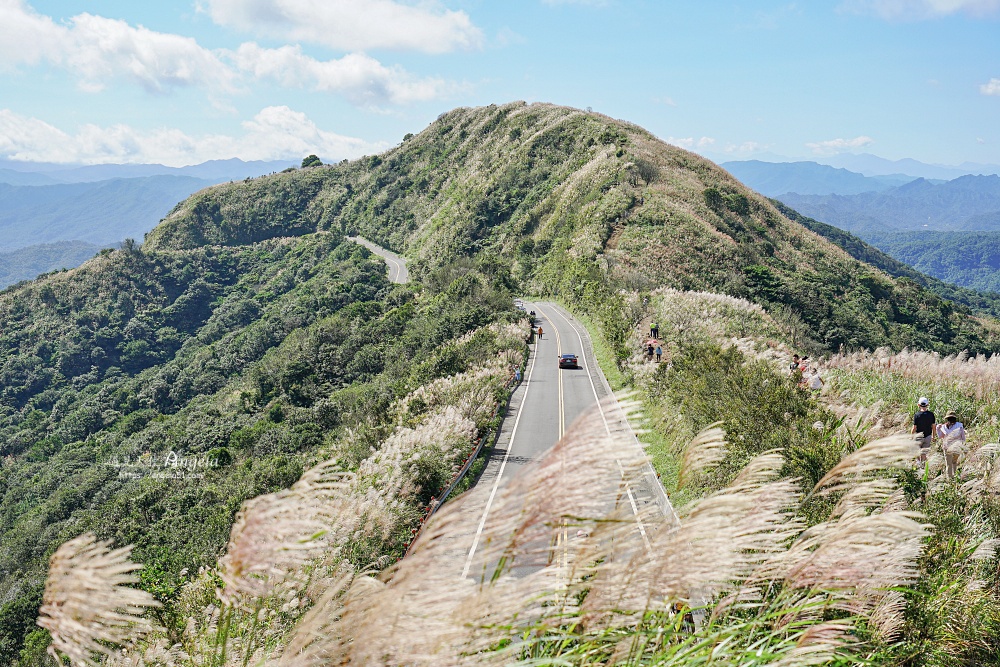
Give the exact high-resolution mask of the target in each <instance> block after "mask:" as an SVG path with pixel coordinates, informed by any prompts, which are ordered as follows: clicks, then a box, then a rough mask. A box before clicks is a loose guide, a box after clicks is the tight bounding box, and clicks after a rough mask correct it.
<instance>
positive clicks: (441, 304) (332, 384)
mask: <svg viewBox="0 0 1000 667" xmlns="http://www.w3.org/2000/svg"><path fill="white" fill-rule="evenodd" d="M345 234H360V235H362V236H364V237H366V238H369V239H371V240H373V241H377V242H379V243H380V244H382V245H384V246H386V247H389V248H391V249H393V250H395V251H397V252H399V253H401V254H404V255H406V256H407V257H408V258H409V259H411V260H412V261H411V264H410V269H411V277H412V278H413V279H414V283H413V284H411V285H402V286H394V285H391V284H390V283H389V282H388V281H387V279H386V276H385V267H384V265H383V264H382V263H381V262H380V261H378V260H376V259H375V258H373V257H372V256H371V254H370V253H369V252H368V251H367V250H365V249H363V248H361V247H359V246H357V245H354V244H352V243H347V242H345V241H344V236H345ZM664 286H668V287H676V288H679V289H687V290H707V291H715V292H723V293H726V294H730V295H733V296H741V297H746V298H749V299H751V300H753V301H756V302H757V303H760V304H763V305H765V306H766V307H767V308H768V309H770V310H771V311H772V312H774V313H779V312H780V313H782V317H781V318H780V320H781V321H782V322H783V323H784V325H786V326H787V327H788V328H789V330H794V331H796V332H797V335H798V336H799V339H800V340H802V341H803V345H805V346H808V348H809V349H810V351H812V350H816V351H818V352H822V351H823V350H833V349H837V348H839V347H841V346H844V347H847V348H857V347H871V348H874V347H878V346H890V347H894V348H896V349H899V348H902V347H904V346H912V347H919V348H924V349H930V350H936V351H940V352H955V351H960V350H963V349H964V350H971V351H973V352H983V351H994V350H996V349H997V347H998V344H1000V343H998V338H997V332H996V329H995V327H994V322H993V321H992V320H988V319H982V318H978V317H974V316H973V312H972V310H971V308H969V307H968V306H963V305H960V304H955V303H953V302H951V301H947V300H944V299H942V298H941V297H940V296H938V295H937V294H934V293H933V292H931V291H930V290H928V289H926V288H925V287H923V286H922V285H920V284H918V283H917V282H915V281H914V280H906V279H894V278H892V277H890V276H889V275H887V274H886V273H884V272H883V271H882V270H880V269H878V268H875V267H873V266H871V265H869V264H865V263H863V262H860V261H858V260H857V259H855V258H853V257H852V256H851V255H849V254H848V253H847V252H845V251H844V250H843V249H841V248H840V247H838V246H836V245H834V244H833V243H831V242H830V241H828V240H826V239H824V238H822V237H821V236H819V235H817V234H816V233H814V232H812V231H810V230H809V229H807V228H805V227H803V226H802V225H801V224H799V223H798V222H796V221H794V220H792V219H790V218H789V217H787V216H786V215H785V214H783V213H782V211H781V210H779V209H778V208H776V207H775V206H774V205H773V204H772V203H771V202H770V201H768V200H767V199H765V198H763V197H761V196H760V195H758V194H756V193H754V192H752V191H751V190H749V189H747V188H746V187H744V186H743V185H742V184H740V183H739V182H737V181H735V180H734V179H733V178H732V177H731V176H730V175H729V174H728V173H726V172H725V171H724V170H722V169H721V168H719V167H717V166H716V165H714V164H712V163H710V162H707V161H706V160H704V159H702V158H700V157H698V156H696V155H693V154H691V153H688V152H686V151H684V150H681V149H679V148H676V147H672V146H668V145H666V144H664V143H663V142H660V141H659V140H657V139H655V137H653V136H652V135H650V134H649V133H648V132H646V131H645V130H642V129H641V128H639V127H637V126H635V125H632V124H629V123H624V122H621V121H616V120H613V119H610V118H607V117H605V116H601V115H598V114H593V113H588V112H583V111H579V110H575V109H569V108H565V107H557V106H553V105H546V104H531V105H528V104H525V103H522V102H517V103H511V104H506V105H502V106H496V105H491V106H489V107H483V108H478V109H457V110H454V111H452V112H449V113H447V114H443V115H442V116H441V117H440V118H439V119H438V120H437V121H435V122H434V123H432V124H431V125H430V126H429V127H428V128H427V129H425V130H424V131H423V132H421V133H420V134H417V135H415V136H408V138H407V139H405V140H404V141H403V143H402V144H401V145H400V146H398V147H396V148H394V149H392V150H390V151H387V152H386V153H383V154H381V155H377V156H369V157H365V158H362V159H360V160H356V161H353V162H348V163H342V164H339V165H332V166H317V167H311V168H307V169H299V170H294V171H291V172H288V173H281V174H275V175H272V176H266V177H260V178H257V179H252V180H250V181H248V182H240V183H232V184H222V185H217V186H214V187H210V188H207V189H205V190H201V191H199V192H197V193H195V194H194V195H192V196H190V197H189V198H188V199H186V200H184V201H183V202H181V203H179V204H177V205H176V206H175V207H174V208H173V210H172V211H171V212H170V213H169V214H168V215H167V217H166V218H165V219H164V221H163V222H161V223H160V224H159V225H158V226H157V227H156V228H155V229H153V230H152V231H151V232H149V234H147V235H146V239H145V242H144V244H143V245H142V246H139V245H137V244H135V243H126V244H124V245H123V247H122V248H121V249H118V250H114V251H109V252H105V253H102V254H100V255H98V256H97V257H95V258H94V259H92V260H90V261H88V262H86V263H84V264H83V265H82V266H80V267H78V268H76V269H73V270H70V271H65V272H59V273H56V274H51V275H47V276H43V277H41V278H39V279H38V280H35V281H32V282H30V283H25V284H21V285H18V286H15V287H12V288H10V289H8V290H6V291H4V292H3V293H0V461H2V466H0V540H2V544H3V548H2V549H0V663H3V664H15V663H14V661H15V660H18V659H19V656H20V655H21V653H20V651H21V649H22V646H24V642H25V638H26V637H29V641H28V647H29V648H30V647H32V646H35V647H36V648H37V645H39V643H40V642H42V641H43V639H42V638H40V637H39V636H38V635H37V634H33V633H37V632H40V631H37V630H35V626H34V618H35V613H36V611H37V607H38V602H39V600H40V597H41V591H42V586H43V581H44V571H45V564H46V559H47V557H48V556H49V555H50V554H51V553H52V552H53V550H54V549H55V548H56V546H57V545H58V544H60V543H62V542H64V541H65V540H66V539H68V538H70V537H73V536H75V535H78V534H80V533H82V532H85V531H88V530H90V531H94V532H95V533H96V534H97V535H98V536H99V537H100V538H102V539H113V540H114V541H115V543H116V544H120V545H122V544H135V545H136V549H135V552H134V553H135V558H136V560H138V561H141V562H143V563H144V564H145V565H146V567H145V568H144V569H143V571H142V582H141V583H142V586H143V587H144V588H146V589H147V590H149V591H151V592H153V593H154V594H155V595H156V596H158V597H159V598H160V599H161V600H163V601H170V600H172V599H174V598H175V597H176V596H177V595H178V594H179V593H178V591H179V590H180V589H181V586H182V585H183V584H184V582H185V581H186V579H185V577H187V576H188V575H187V574H184V573H190V572H197V570H198V568H199V567H201V566H211V565H212V564H213V563H214V562H215V559H216V557H217V556H218V555H219V553H220V552H221V550H222V549H223V548H224V546H225V543H226V539H227V536H228V531H229V529H230V527H231V525H232V521H233V517H234V515H235V512H236V511H237V509H238V507H239V505H240V503H241V502H242V501H243V500H245V499H247V498H251V497H254V496H256V495H259V494H261V493H267V492H271V491H275V490H278V489H281V488H286V487H287V486H288V485H290V484H291V483H292V482H294V481H295V480H296V479H297V478H298V476H299V474H301V472H302V470H303V469H304V468H305V467H307V466H309V465H312V464H314V463H315V462H316V461H318V460H322V459H323V458H325V457H327V456H329V455H330V450H331V449H332V448H334V447H341V448H343V447H347V449H346V450H345V449H338V450H337V451H338V452H339V453H340V455H341V458H342V460H343V461H344V464H345V466H346V467H350V466H351V465H357V464H358V462H359V461H361V460H363V459H364V458H365V457H366V456H369V455H370V453H371V452H372V451H373V448H374V447H375V446H376V445H377V444H378V443H379V442H381V441H382V440H384V438H385V437H386V436H387V434H388V433H391V432H392V428H393V427H394V425H395V424H394V423H392V420H393V413H392V410H391V407H392V405H393V404H394V402H395V401H397V400H400V399H402V398H403V397H404V396H406V395H407V394H408V393H409V392H411V391H414V390H415V389H416V388H417V387H420V386H422V385H425V384H426V383H429V382H433V381H434V380H436V379H439V378H444V377H448V376H453V375H455V374H457V373H462V372H465V371H467V370H469V369H470V368H473V367H474V366H475V364H476V363H478V362H481V361H482V360H483V359H484V358H489V357H490V356H491V355H492V356H493V357H495V354H496V345H495V338H496V336H495V335H494V334H492V333H491V331H492V330H491V329H490V328H489V327H491V326H496V325H501V324H505V323H510V322H514V321H516V320H517V318H518V317H519V314H518V312H517V311H516V310H515V309H514V308H513V304H512V296H513V294H515V293H525V292H526V293H540V294H556V295H558V296H559V297H560V298H561V299H563V300H564V301H566V302H569V303H571V304H573V305H575V306H576V307H578V308H579V309H580V310H581V311H583V312H584V313H586V314H588V315H589V316H590V317H591V319H592V320H593V321H595V322H596V323H598V325H599V327H600V333H601V335H602V336H603V338H604V339H605V340H606V341H607V343H608V345H609V346H610V347H611V349H612V352H613V353H614V354H615V355H617V357H618V359H619V360H623V359H625V358H627V357H628V356H630V355H631V353H632V352H633V351H632V350H631V349H630V345H631V342H630V340H631V336H632V334H633V333H634V328H635V326H636V322H635V321H633V319H631V318H630V316H629V314H628V312H626V310H625V309H624V308H623V305H622V302H621V296H620V293H619V290H623V289H626V290H634V291H638V292H640V293H648V292H649V291H650V290H653V289H656V288H660V287H664ZM776 319H779V318H778V317H777V316H776ZM496 398H498V399H499V398H502V397H496ZM345 442H346V443H348V444H347V445H344V444H343V443H345ZM171 451H173V452H180V453H181V454H183V455H190V456H196V457H197V456H202V457H207V458H211V459H212V460H218V461H223V462H224V463H223V464H222V465H221V466H220V467H219V468H218V469H214V470H209V471H207V472H206V474H205V477H204V478H197V479H193V478H192V479H183V478H182V479H178V480H168V479H158V478H154V477H151V476H140V477H139V478H131V477H127V476H126V477H122V476H120V475H119V473H118V471H117V469H116V468H115V467H114V462H116V461H121V460H122V459H124V458H130V460H131V459H135V460H144V461H149V460H160V458H158V457H162V456H164V455H166V454H167V453H168V452H171ZM431 473H434V474H437V473H435V472H434V471H430V472H429V473H428V475H429V476H430V477H433V475H432V474H431ZM431 493H432V489H430V488H423V487H421V490H420V491H419V493H416V494H414V495H415V497H414V499H413V500H414V503H415V504H414V507H407V508H404V509H403V510H400V513H401V514H400V516H401V517H402V518H401V520H400V522H399V524H398V526H396V527H395V528H393V529H392V530H387V531H385V532H384V533H378V534H374V535H368V536H365V537H364V539H359V540H358V542H357V543H356V544H353V545H352V551H351V554H349V556H350V558H352V559H354V560H353V561H352V562H354V564H355V565H356V566H357V567H359V568H364V567H368V566H370V564H371V563H372V562H374V561H376V560H378V559H383V558H387V557H392V556H398V555H400V554H401V553H402V551H403V550H404V549H405V544H406V541H407V539H408V538H409V535H410V532H409V526H410V525H411V523H407V522H408V521H409V522H412V521H416V520H419V512H418V511H417V509H416V506H417V505H416V501H418V500H419V501H423V502H426V501H427V500H428V498H425V497H423V496H428V497H429V495H430V494H431ZM394 525H395V524H394ZM162 613H163V614H165V616H163V617H162V618H159V619H158V622H160V623H162V624H164V625H170V624H171V623H172V622H175V621H176V619H171V618H170V617H168V616H167V614H169V605H168V606H167V607H165V609H164V611H163V612H162ZM25 650H28V649H25ZM33 655H34V654H32V656H33ZM31 659H34V658H33V657H32V658H31ZM25 660H28V658H25ZM24 664H25V665H26V664H28V663H27V662H25V663H24Z"/></svg>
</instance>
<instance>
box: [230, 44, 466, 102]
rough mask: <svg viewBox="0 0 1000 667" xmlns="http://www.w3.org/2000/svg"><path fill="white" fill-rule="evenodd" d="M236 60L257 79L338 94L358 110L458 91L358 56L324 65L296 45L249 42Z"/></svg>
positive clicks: (439, 81)
mask: <svg viewBox="0 0 1000 667" xmlns="http://www.w3.org/2000/svg"><path fill="white" fill-rule="evenodd" d="M233 60H234V61H235V62H236V65H237V67H239V69H240V70H242V71H245V72H248V73H250V74H252V75H253V77H254V78H255V79H257V80H271V81H274V82H276V83H278V84H279V85H282V86H285V87H288V88H309V89H311V90H314V91H320V92H335V93H340V94H342V95H344V96H345V97H346V98H347V99H348V100H350V101H351V102H352V103H354V104H357V105H359V106H378V105H381V104H385V103H387V102H391V103H394V104H403V103H407V102H415V101H423V100H430V99H435V98H437V97H440V96H441V95H442V94H443V93H444V92H446V91H449V90H451V89H453V88H454V86H451V85H449V84H447V83H446V82H444V81H443V80H441V79H415V78H414V77H412V76H410V75H409V74H408V73H407V72H406V71H405V70H403V69H402V68H401V67H386V66H385V65H383V64H382V63H380V62H379V61H377V60H375V59H374V58H371V57H369V56H366V55H364V54H360V53H351V54H348V55H346V56H344V57H343V58H340V59H338V60H326V61H320V60H316V59H315V58H311V57H309V56H307V55H305V54H303V53H302V49H301V48H299V47H298V46H283V47H281V48H278V49H265V48H261V47H260V46H258V45H256V44H253V43H247V44H242V45H241V46H240V47H239V49H238V50H237V51H236V52H235V53H234V54H233Z"/></svg>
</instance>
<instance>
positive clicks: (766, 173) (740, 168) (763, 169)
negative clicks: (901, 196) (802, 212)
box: [719, 160, 914, 197]
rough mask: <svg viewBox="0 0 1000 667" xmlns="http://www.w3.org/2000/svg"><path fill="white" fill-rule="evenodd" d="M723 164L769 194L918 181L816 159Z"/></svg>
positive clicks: (871, 188) (874, 188) (841, 191)
mask: <svg viewBox="0 0 1000 667" xmlns="http://www.w3.org/2000/svg"><path fill="white" fill-rule="evenodd" d="M719 166H721V167H722V168H723V169H725V170H726V171H728V172H729V173H730V174H732V175H733V176H735V177H736V178H738V179H739V180H740V181H742V182H743V183H744V184H745V185H747V186H748V187H750V188H753V189H754V190H756V191H757V192H760V193H761V194H764V195H767V196H768V197H777V196H778V195H783V194H785V193H788V192H795V193H798V194H800V195H828V194H837V195H856V194H860V193H862V192H881V191H884V190H889V189H890V188H893V187H896V186H899V185H903V184H904V183H909V182H910V181H912V180H914V177H912V176H908V175H906V174H891V175H886V176H865V175H864V174H859V173H857V172H853V171H848V170H847V169H838V168H836V167H831V166H830V165H827V164H818V163H816V162H761V161H760V160H747V161H742V162H723V163H722V164H721V165H719Z"/></svg>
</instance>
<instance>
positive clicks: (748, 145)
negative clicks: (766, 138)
mask: <svg viewBox="0 0 1000 667" xmlns="http://www.w3.org/2000/svg"><path fill="white" fill-rule="evenodd" d="M767 148H768V145H767V144H762V143H759V142H757V141H744V142H743V143H742V144H729V145H727V146H726V148H725V151H726V152H727V153H759V152H760V151H763V150H767Z"/></svg>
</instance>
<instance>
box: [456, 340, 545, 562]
mask: <svg viewBox="0 0 1000 667" xmlns="http://www.w3.org/2000/svg"><path fill="white" fill-rule="evenodd" d="M537 360H538V346H537V345H536V346H535V353H534V355H533V356H532V357H531V367H530V368H528V377H526V378H525V379H524V396H522V397H521V404H520V405H519V406H518V407H517V417H515V418H514V428H512V429H511V431H510V440H509V441H508V444H507V451H506V452H504V455H503V461H501V462H500V470H499V471H497V479H496V481H495V482H494V483H493V489H492V490H491V491H490V497H489V500H487V501H486V509H484V510H483V518H482V519H481V520H480V521H479V528H477V529H476V537H475V539H473V541H472V548H470V549H469V555H468V556H467V557H466V559H465V567H464V568H462V579H465V578H466V577H468V576H469V570H470V569H471V568H472V559H473V558H474V557H475V555H476V549H478V548H479V540H480V538H481V537H482V536H483V528H485V527H486V517H487V516H489V513H490V507H492V506H493V499H494V498H495V497H496V495H497V489H499V488H500V479H501V478H502V477H503V471H504V468H506V467H507V461H508V460H509V459H510V450H512V449H513V448H514V436H515V435H516V434H517V426H518V424H520V423H521V415H522V414H524V406H525V405H526V404H527V402H528V392H529V391H531V374H532V373H534V372H535V361H537Z"/></svg>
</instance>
